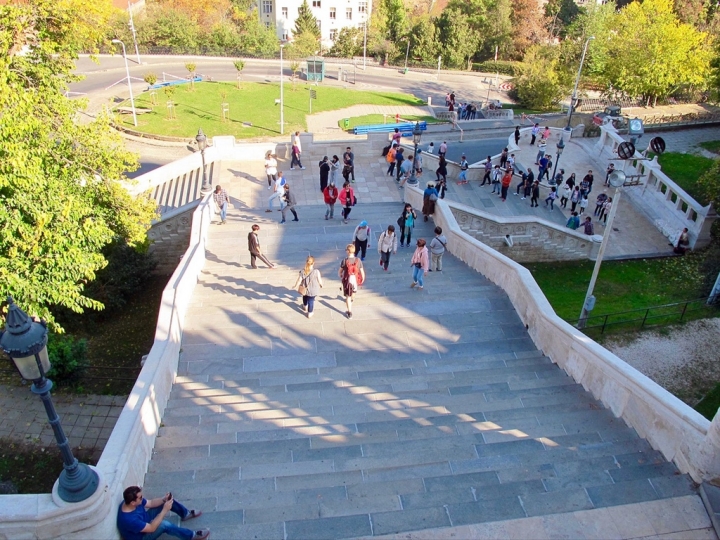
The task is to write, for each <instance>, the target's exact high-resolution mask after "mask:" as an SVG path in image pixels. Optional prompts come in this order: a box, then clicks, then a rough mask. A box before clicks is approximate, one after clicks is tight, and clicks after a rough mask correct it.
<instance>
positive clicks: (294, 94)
mask: <svg viewBox="0 0 720 540" xmlns="http://www.w3.org/2000/svg"><path fill="white" fill-rule="evenodd" d="M174 88H175V91H174V92H173V94H172V96H171V97H168V96H167V95H166V93H165V92H164V91H163V90H157V91H156V100H157V103H158V104H157V105H156V106H155V107H152V103H151V96H150V93H149V92H143V93H142V94H140V95H139V96H138V97H137V98H136V100H135V103H136V106H137V107H138V108H152V109H153V111H152V112H151V113H147V114H141V115H138V127H137V130H138V131H143V132H147V133H155V134H162V135H170V136H175V137H194V136H195V135H196V134H197V131H198V128H202V129H203V131H204V132H205V134H206V135H207V136H208V137H212V136H214V135H234V136H235V137H237V138H239V139H240V138H242V139H247V138H252V137H263V136H264V137H267V136H276V135H279V134H280V107H279V106H278V105H275V99H279V98H280V85H279V84H275V83H272V84H271V83H249V82H246V83H242V87H241V88H240V89H238V88H236V86H235V84H234V83H222V82H202V83H196V84H195V87H194V88H191V87H190V85H180V86H177V87H174ZM310 89H312V90H315V92H316V93H317V99H314V100H313V103H312V110H313V113H316V112H323V111H332V110H337V109H343V108H346V107H350V106H352V105H358V104H369V105H422V104H423V102H422V101H420V100H419V99H417V98H415V97H414V96H411V95H409V94H400V93H392V92H364V91H356V90H345V89H343V88H334V87H325V86H308V85H306V84H305V83H304V82H296V83H295V84H294V85H293V84H291V83H287V84H285V85H284V102H285V107H284V116H285V118H284V122H285V133H291V132H293V131H297V130H300V131H304V130H305V128H306V124H305V115H306V114H308V113H309V106H310V95H309V90H310ZM223 93H224V94H225V97H224V98H223V95H222V94H223ZM169 99H172V101H174V102H175V104H176V105H175V119H168V117H167V107H166V103H167V101H168V100H169ZM223 101H224V102H227V103H228V104H229V106H230V120H229V121H227V122H223V119H222V110H221V105H220V104H221V103H222V102H223ZM124 105H125V106H127V103H126V104H124ZM122 121H123V125H124V126H126V127H128V128H131V129H132V128H133V125H132V117H131V116H130V115H123V116H122ZM244 123H245V124H244ZM248 124H252V126H250V125H248Z"/></svg>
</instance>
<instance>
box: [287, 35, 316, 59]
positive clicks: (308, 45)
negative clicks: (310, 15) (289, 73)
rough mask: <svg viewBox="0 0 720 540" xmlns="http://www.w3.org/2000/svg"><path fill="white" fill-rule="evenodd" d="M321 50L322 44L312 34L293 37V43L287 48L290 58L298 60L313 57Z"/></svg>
mask: <svg viewBox="0 0 720 540" xmlns="http://www.w3.org/2000/svg"><path fill="white" fill-rule="evenodd" d="M318 50H320V42H319V41H318V39H317V38H316V37H315V34H313V33H312V32H303V33H302V34H297V35H295V36H293V40H292V42H290V44H289V45H288V46H286V47H285V54H286V55H287V57H288V58H293V59H298V58H307V57H308V56H312V55H314V54H315V52H316V51H318Z"/></svg>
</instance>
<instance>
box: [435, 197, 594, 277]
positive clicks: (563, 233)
mask: <svg viewBox="0 0 720 540" xmlns="http://www.w3.org/2000/svg"><path fill="white" fill-rule="evenodd" d="M447 205H448V207H449V208H450V211H451V212H452V213H453V216H454V217H455V220H456V221H457V223H458V225H459V227H460V229H462V230H463V231H464V232H465V233H467V234H469V235H470V236H472V237H473V238H476V239H477V240H480V241H481V242H482V243H483V244H485V245H487V246H489V247H491V248H493V249H495V250H496V251H498V252H500V253H502V254H503V255H506V256H507V257H510V258H511V259H512V260H513V261H516V262H521V263H525V262H549V261H572V260H587V259H594V258H595V257H596V256H597V252H598V249H600V244H599V243H597V242H593V241H592V240H591V239H590V237H589V236H587V235H585V234H582V233H579V232H577V231H573V230H571V229H567V228H565V227H560V226H559V225H555V224H554V223H551V222H549V221H545V220H541V219H535V218H528V217H518V218H503V217H500V216H496V215H493V214H489V213H486V212H482V211H481V210H477V209H475V208H471V207H467V206H465V205H461V204H457V203H452V202H447Z"/></svg>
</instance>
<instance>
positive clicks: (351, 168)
mask: <svg viewBox="0 0 720 540" xmlns="http://www.w3.org/2000/svg"><path fill="white" fill-rule="evenodd" d="M343 164H344V166H345V169H347V170H348V174H349V176H350V177H351V178H352V183H353V184H354V183H355V154H354V153H353V151H352V150H351V149H350V147H349V146H348V147H347V148H346V149H345V153H344V154H343ZM343 176H345V172H344V170H343ZM345 180H347V178H345Z"/></svg>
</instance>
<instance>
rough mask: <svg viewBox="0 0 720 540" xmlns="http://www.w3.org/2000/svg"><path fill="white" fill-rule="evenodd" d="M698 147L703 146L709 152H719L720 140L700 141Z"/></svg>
mask: <svg viewBox="0 0 720 540" xmlns="http://www.w3.org/2000/svg"><path fill="white" fill-rule="evenodd" d="M700 147H701V148H704V149H705V150H708V151H710V152H715V153H716V154H720V141H707V142H701V143H700Z"/></svg>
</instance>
